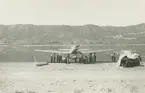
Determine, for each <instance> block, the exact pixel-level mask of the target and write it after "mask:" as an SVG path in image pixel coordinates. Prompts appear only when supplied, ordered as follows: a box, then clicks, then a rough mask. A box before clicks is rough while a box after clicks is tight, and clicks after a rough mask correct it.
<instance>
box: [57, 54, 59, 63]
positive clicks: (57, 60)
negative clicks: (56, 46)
mask: <svg viewBox="0 0 145 93" xmlns="http://www.w3.org/2000/svg"><path fill="white" fill-rule="evenodd" d="M57 63H59V54H57Z"/></svg>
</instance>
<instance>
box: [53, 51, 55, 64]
mask: <svg viewBox="0 0 145 93" xmlns="http://www.w3.org/2000/svg"><path fill="white" fill-rule="evenodd" d="M53 62H54V63H55V53H54V55H53Z"/></svg>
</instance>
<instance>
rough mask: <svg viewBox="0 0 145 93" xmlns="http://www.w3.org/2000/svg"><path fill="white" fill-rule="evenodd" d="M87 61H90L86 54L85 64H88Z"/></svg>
mask: <svg viewBox="0 0 145 93" xmlns="http://www.w3.org/2000/svg"><path fill="white" fill-rule="evenodd" d="M87 63H88V57H87V56H85V64H87Z"/></svg>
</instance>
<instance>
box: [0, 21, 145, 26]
mask: <svg viewBox="0 0 145 93" xmlns="http://www.w3.org/2000/svg"><path fill="white" fill-rule="evenodd" d="M141 24H145V22H143V23H137V24H132V25H98V24H83V25H81V24H80V25H69V24H52V25H50V24H32V23H30V24H29V23H27V24H25V23H19V24H0V25H4V26H10V25H34V26H86V25H94V26H101V27H104V26H112V27H127V26H135V25H141Z"/></svg>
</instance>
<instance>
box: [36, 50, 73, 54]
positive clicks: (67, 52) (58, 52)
mask: <svg viewBox="0 0 145 93" xmlns="http://www.w3.org/2000/svg"><path fill="white" fill-rule="evenodd" d="M35 51H39V52H47V53H57V54H70V51H57V50H35Z"/></svg>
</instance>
